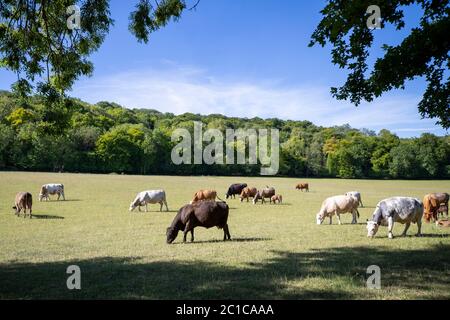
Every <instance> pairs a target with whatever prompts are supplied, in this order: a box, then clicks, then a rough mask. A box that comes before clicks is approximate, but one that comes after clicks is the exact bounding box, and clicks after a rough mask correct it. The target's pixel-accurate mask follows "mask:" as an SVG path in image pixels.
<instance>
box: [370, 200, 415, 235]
mask: <svg viewBox="0 0 450 320" xmlns="http://www.w3.org/2000/svg"><path fill="white" fill-rule="evenodd" d="M422 215H423V205H422V202H421V201H420V200H419V199H416V198H410V197H392V198H387V199H384V200H381V201H380V202H378V204H377V207H376V209H375V211H374V212H373V215H372V220H371V221H367V236H368V237H371V238H372V237H374V236H375V234H376V233H377V231H378V227H379V226H380V225H383V226H386V225H387V226H388V237H389V239H392V238H393V237H394V236H393V234H392V228H393V227H394V222H400V223H401V224H406V225H405V229H404V230H403V233H402V236H406V231H408V228H409V226H410V225H411V222H412V223H417V235H418V236H420V234H421V233H420V230H421V227H422Z"/></svg>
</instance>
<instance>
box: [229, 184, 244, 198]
mask: <svg viewBox="0 0 450 320" xmlns="http://www.w3.org/2000/svg"><path fill="white" fill-rule="evenodd" d="M245 187H247V184H246V183H234V184H232V185H231V186H229V187H228V191H227V193H226V194H225V197H226V198H227V199H228V198H229V197H231V196H232V197H233V198H236V195H239V194H241V192H242V190H243V189H244V188H245Z"/></svg>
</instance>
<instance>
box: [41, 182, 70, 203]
mask: <svg viewBox="0 0 450 320" xmlns="http://www.w3.org/2000/svg"><path fill="white" fill-rule="evenodd" d="M54 194H57V195H58V199H57V200H59V198H60V197H61V196H62V197H63V199H64V200H66V197H65V196H64V185H63V184H61V183H49V184H44V185H43V186H42V187H41V192H40V193H39V201H42V200H43V199H45V200H46V201H48V200H50V197H49V195H54Z"/></svg>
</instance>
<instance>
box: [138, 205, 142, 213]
mask: <svg viewBox="0 0 450 320" xmlns="http://www.w3.org/2000/svg"><path fill="white" fill-rule="evenodd" d="M138 210H139V212H141V204H139V205H138Z"/></svg>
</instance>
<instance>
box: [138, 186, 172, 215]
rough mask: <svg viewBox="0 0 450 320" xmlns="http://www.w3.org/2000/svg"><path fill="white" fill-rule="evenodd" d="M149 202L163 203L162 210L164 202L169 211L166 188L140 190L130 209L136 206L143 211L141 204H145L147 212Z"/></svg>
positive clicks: (160, 209)
mask: <svg viewBox="0 0 450 320" xmlns="http://www.w3.org/2000/svg"><path fill="white" fill-rule="evenodd" d="M149 203H159V204H160V205H161V207H160V208H159V211H162V207H163V204H164V205H165V206H166V211H169V208H168V207H167V201H166V192H165V191H164V190H147V191H142V192H139V193H138V194H137V196H136V198H135V199H134V200H133V202H131V204H130V211H133V210H134V209H136V207H138V209H139V211H141V206H144V205H145V212H147V211H148V210H147V204H149Z"/></svg>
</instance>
